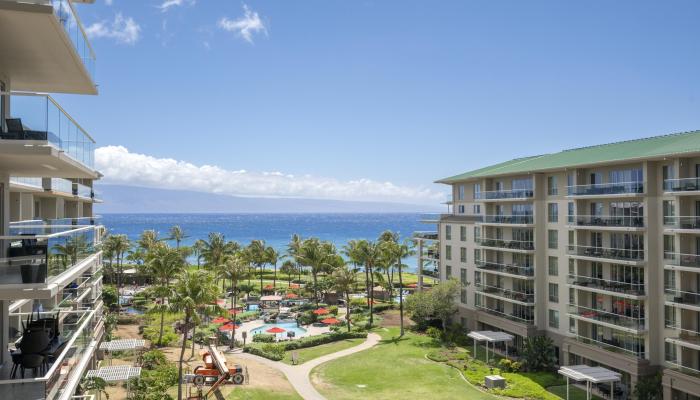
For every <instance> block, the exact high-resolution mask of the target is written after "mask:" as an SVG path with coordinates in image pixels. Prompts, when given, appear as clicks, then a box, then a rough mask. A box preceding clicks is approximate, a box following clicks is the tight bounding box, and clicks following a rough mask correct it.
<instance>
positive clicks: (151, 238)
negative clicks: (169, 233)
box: [136, 229, 160, 252]
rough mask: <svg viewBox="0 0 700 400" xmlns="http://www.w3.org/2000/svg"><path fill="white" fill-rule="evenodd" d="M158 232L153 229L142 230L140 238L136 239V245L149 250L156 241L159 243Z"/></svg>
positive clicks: (146, 250)
mask: <svg viewBox="0 0 700 400" xmlns="http://www.w3.org/2000/svg"><path fill="white" fill-rule="evenodd" d="M159 241H160V239H158V232H156V231H155V230H153V229H147V230H145V231H143V232H141V235H139V239H138V240H137V241H136V246H138V247H139V248H141V249H143V251H144V252H148V250H150V249H151V247H153V246H154V245H155V244H156V243H158V242H159Z"/></svg>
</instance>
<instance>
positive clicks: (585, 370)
mask: <svg viewBox="0 0 700 400" xmlns="http://www.w3.org/2000/svg"><path fill="white" fill-rule="evenodd" d="M558 372H559V374H561V375H564V376H565V377H566V399H567V400H568V399H569V380H570V379H573V380H575V381H577V382H581V381H586V400H590V398H591V386H592V384H595V383H608V382H609V383H610V398H611V399H612V398H614V397H615V382H620V380H621V379H622V375H620V374H619V373H618V372H615V371H611V370H609V369H607V368H603V367H589V366H588V365H569V366H568V367H561V368H559V371H558Z"/></svg>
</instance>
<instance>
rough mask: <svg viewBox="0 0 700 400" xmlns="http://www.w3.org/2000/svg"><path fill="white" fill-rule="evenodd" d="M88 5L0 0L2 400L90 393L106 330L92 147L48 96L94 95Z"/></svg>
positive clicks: (88, 138) (89, 139) (67, 1)
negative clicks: (87, 379) (88, 378)
mask: <svg viewBox="0 0 700 400" xmlns="http://www.w3.org/2000/svg"><path fill="white" fill-rule="evenodd" d="M90 2H91V1H89V0H85V1H78V0H22V1H16V0H0V246H1V248H0V251H1V252H2V255H1V256H0V346H1V348H0V397H3V398H15V399H71V398H85V397H84V396H77V395H76V390H77V389H78V386H79V383H80V381H81V379H82V377H83V376H84V374H85V372H86V371H87V370H88V369H90V368H92V367H94V365H95V363H96V353H97V352H96V350H97V348H98V346H99V343H100V342H101V340H102V336H103V332H104V325H103V320H102V300H101V298H102V255H101V251H100V250H99V248H100V246H99V245H100V243H101V240H102V237H103V235H104V232H105V230H104V227H103V226H101V225H100V222H99V219H98V218H97V217H96V216H95V215H94V214H93V205H94V204H95V203H96V202H97V201H98V200H97V199H96V198H95V193H94V191H93V189H92V186H93V182H94V181H95V180H97V179H99V177H100V174H99V173H98V172H97V171H96V170H95V167H94V148H95V142H94V140H93V138H92V137H91V136H90V135H89V134H88V133H87V132H86V131H85V130H84V129H83V128H82V127H81V125H80V123H79V122H78V121H76V120H75V119H74V118H73V117H71V115H70V114H69V113H68V112H67V111H66V110H64V109H63V107H61V105H60V104H59V103H58V102H57V101H56V100H54V99H53V98H52V97H51V96H50V95H48V94H47V93H72V94H90V95H94V94H97V86H96V84H95V80H94V64H95V56H94V54H93V51H92V48H91V46H90V43H89V41H88V39H87V36H86V35H85V32H84V31H83V26H82V24H81V22H80V18H79V17H78V14H77V12H76V8H79V7H82V5H80V6H78V5H77V3H90ZM47 340H48V342H46V341H47ZM47 343H48V344H47Z"/></svg>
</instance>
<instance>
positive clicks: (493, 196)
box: [474, 189, 534, 200]
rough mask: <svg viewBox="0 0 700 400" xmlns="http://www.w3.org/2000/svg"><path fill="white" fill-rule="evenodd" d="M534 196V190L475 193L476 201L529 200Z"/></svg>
mask: <svg viewBox="0 0 700 400" xmlns="http://www.w3.org/2000/svg"><path fill="white" fill-rule="evenodd" d="M533 196H534V191H533V190H532V189H514V190H494V191H489V192H478V193H474V199H475V200H506V199H529V198H531V197H533Z"/></svg>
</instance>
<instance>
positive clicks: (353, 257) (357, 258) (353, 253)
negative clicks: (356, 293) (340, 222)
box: [343, 239, 369, 308]
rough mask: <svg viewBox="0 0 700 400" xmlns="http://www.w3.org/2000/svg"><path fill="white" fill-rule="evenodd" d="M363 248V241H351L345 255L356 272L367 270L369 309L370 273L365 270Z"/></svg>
mask: <svg viewBox="0 0 700 400" xmlns="http://www.w3.org/2000/svg"><path fill="white" fill-rule="evenodd" d="M361 247H362V241H361V240H354V239H353V240H349V241H348V243H347V244H346V245H345V246H344V247H343V253H345V256H346V257H348V259H349V260H350V262H351V263H352V265H353V266H354V267H355V270H358V269H359V267H360V266H363V269H364V270H365V289H366V290H367V308H369V271H367V268H364V264H365V260H364V253H363V252H362V249H361Z"/></svg>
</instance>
